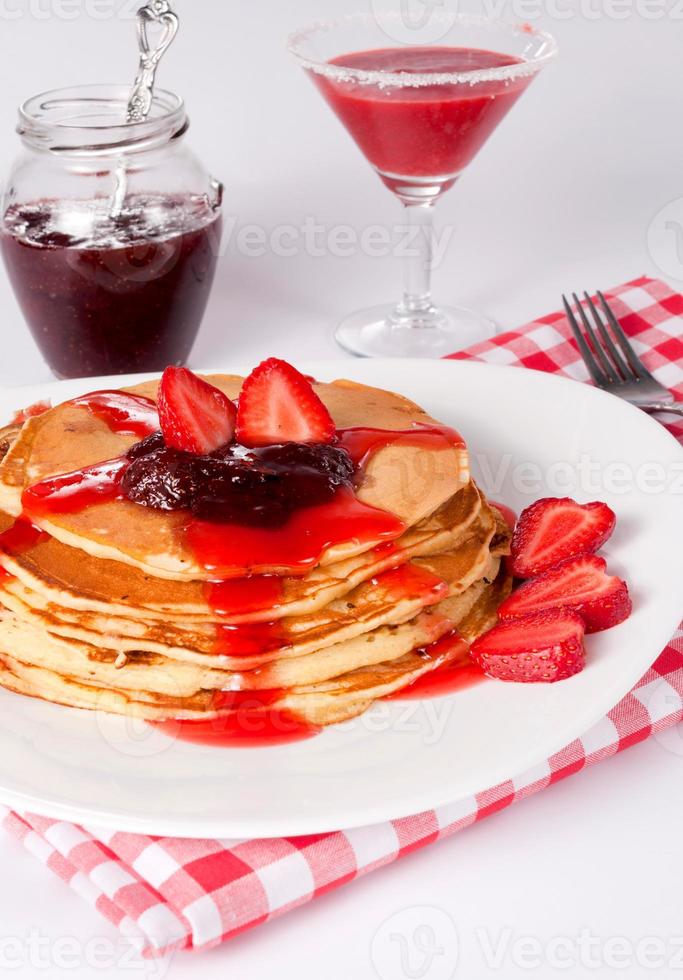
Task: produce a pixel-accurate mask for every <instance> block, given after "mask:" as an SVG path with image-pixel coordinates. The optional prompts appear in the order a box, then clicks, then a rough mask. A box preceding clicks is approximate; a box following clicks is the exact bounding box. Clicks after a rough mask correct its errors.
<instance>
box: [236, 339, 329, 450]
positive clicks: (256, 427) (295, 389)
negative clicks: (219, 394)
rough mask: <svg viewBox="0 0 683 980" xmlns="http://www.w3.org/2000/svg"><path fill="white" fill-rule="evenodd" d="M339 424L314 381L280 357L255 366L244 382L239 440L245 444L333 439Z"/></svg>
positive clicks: (239, 419)
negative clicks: (312, 384) (328, 409)
mask: <svg viewBox="0 0 683 980" xmlns="http://www.w3.org/2000/svg"><path fill="white" fill-rule="evenodd" d="M334 434H335V426H334V422H333V421H332V418H331V416H330V413H329V412H328V411H327V409H326V408H325V406H324V405H323V403H322V402H321V400H320V399H319V398H318V396H317V395H316V393H315V392H314V391H313V388H312V386H311V384H310V382H309V381H308V380H307V379H306V378H305V377H304V376H303V374H300V373H299V372H298V371H297V370H296V368H293V367H292V365H291V364H288V363H287V362H286V361H280V360H278V358H277V357H271V358H269V360H267V361H263V363H261V364H259V365H258V367H256V368H254V370H253V371H252V372H251V374H250V375H249V377H248V378H247V379H246V381H245V382H244V384H243V385H242V391H241V393H240V398H239V405H238V409H237V439H238V441H239V442H241V443H242V445H243V446H271V445H275V444H277V443H283V442H302V443H311V442H331V441H332V439H333V438H334Z"/></svg>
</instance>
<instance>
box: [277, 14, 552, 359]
mask: <svg viewBox="0 0 683 980" xmlns="http://www.w3.org/2000/svg"><path fill="white" fill-rule="evenodd" d="M441 18H443V20H442V22H441V28H442V29H441V30H439V31H438V34H439V39H438V43H436V44H428V45H415V44H399V43H397V42H396V41H395V40H394V41H392V38H395V37H397V36H398V30H399V29H400V26H401V18H400V15H399V14H390V13H387V14H376V15H375V14H363V13H360V14H352V15H349V16H346V17H343V18H340V19H339V20H335V21H329V22H326V23H318V24H314V25H312V26H311V27H309V28H307V29H303V30H300V31H297V32H296V33H294V34H292V35H291V36H290V38H289V49H290V51H291V52H292V53H293V54H294V56H295V57H296V58H297V60H298V61H299V63H300V64H301V66H302V67H303V68H304V69H305V70H306V72H307V73H308V74H309V76H310V78H311V80H312V81H313V82H314V83H315V85H316V87H317V88H318V90H319V91H320V93H321V94H322V95H323V97H324V98H325V99H326V101H327V103H328V104H329V105H330V107H331V108H332V110H333V111H334V112H335V114H336V115H337V116H338V118H339V119H340V120H341V122H342V123H343V124H344V125H345V126H346V128H347V130H348V131H349V133H350V135H351V136H352V137H353V139H354V140H355V141H356V143H357V145H358V146H359V148H360V149H361V150H362V152H363V153H364V154H365V156H366V158H367V160H368V161H369V162H370V164H371V165H372V166H373V167H374V169H375V170H376V172H377V173H378V175H379V176H380V178H381V179H382V181H383V182H384V184H385V185H386V186H387V187H388V188H389V190H390V191H392V192H393V193H394V194H395V195H396V197H397V198H398V199H399V201H400V202H401V203H402V204H403V206H404V209H405V217H406V232H407V233H406V238H405V241H406V244H407V247H406V249H405V252H406V258H405V260H404V261H405V268H404V284H403V296H402V298H401V300H400V301H399V302H398V303H397V304H394V305H390V304H386V305H384V306H376V307H372V308H370V309H365V310H361V311H359V312H357V313H353V314H351V315H350V316H347V317H346V318H345V319H344V320H342V322H341V323H340V324H339V326H338V328H337V331H336V338H337V341H338V342H339V344H340V345H341V346H342V347H343V348H344V349H345V350H347V351H349V352H350V353H352V354H358V355H360V356H364V357H438V356H440V355H443V354H446V353H452V352H453V351H454V350H457V349H458V348H459V347H463V346H466V345H468V344H470V343H473V342H476V341H478V340H481V339H483V338H484V337H485V336H488V335H490V334H491V333H493V332H494V330H495V326H494V324H493V323H492V322H491V321H490V320H488V319H487V318H486V317H484V316H482V315H481V314H479V313H475V312H474V311H472V310H468V309H464V308H460V307H440V306H435V305H434V303H433V302H432V297H431V269H432V244H433V234H434V233H433V225H432V222H433V214H434V205H435V203H436V201H438V199H439V198H440V197H441V195H442V194H444V193H445V192H446V191H447V190H448V189H449V188H451V187H452V186H453V184H454V183H455V182H456V181H457V180H458V178H459V177H460V176H461V174H462V173H463V171H464V170H465V168H466V167H467V165H468V164H469V163H470V161H471V160H472V159H473V157H474V156H475V155H476V154H477V152H478V151H479V150H480V149H481V147H482V145H483V144H484V143H485V142H486V140H487V138H488V137H489V136H490V135H491V133H492V132H493V130H494V129H495V128H496V126H497V125H498V123H499V122H500V121H501V120H502V119H503V117H504V116H505V115H506V114H507V113H508V111H509V110H510V109H511V108H512V106H513V105H514V103H515V102H516V101H517V99H518V98H519V97H520V95H521V94H522V93H523V92H524V91H525V89H526V88H527V86H528V85H529V84H530V82H531V81H532V79H533V78H534V77H535V76H536V75H537V74H538V72H539V71H540V69H541V68H542V67H543V65H545V64H546V63H547V62H548V61H549V60H550V59H551V58H552V57H553V56H554V55H555V53H556V45H555V42H554V40H553V38H552V37H550V35H548V34H545V33H543V32H541V31H536V30H534V29H533V28H531V27H529V25H528V24H527V25H512V24H509V23H506V22H504V21H501V20H494V19H487V18H482V17H471V16H466V15H450V14H440V15H438V17H437V15H436V14H433V16H432V20H431V22H430V27H431V28H433V27H434V21H435V19H436V24H437V26H439V22H440V19H441ZM408 33H410V32H408ZM413 33H414V32H413Z"/></svg>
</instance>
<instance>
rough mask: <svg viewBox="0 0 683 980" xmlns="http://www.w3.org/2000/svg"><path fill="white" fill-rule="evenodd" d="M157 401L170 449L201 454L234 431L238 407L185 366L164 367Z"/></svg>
mask: <svg viewBox="0 0 683 980" xmlns="http://www.w3.org/2000/svg"><path fill="white" fill-rule="evenodd" d="M157 402H158V408H159V422H160V423H161V431H162V433H163V436H164V442H165V443H166V445H167V446H170V447H171V448H172V449H180V450H182V451H183V452H186V453H197V454H199V455H203V454H205V453H210V452H213V450H214V449H220V448H221V446H225V445H227V443H229V442H230V441H231V439H232V438H233V436H234V434H235V417H236V415H237V409H236V408H235V406H234V405H233V403H232V402H231V401H230V399H229V398H228V396H227V395H224V394H223V392H222V391H219V389H218V388H214V386H213V385H210V384H209V383H208V382H206V381H202V379H201V378H198V377H197V375H196V374H193V373H192V371H188V369H187V368H183V367H168V368H166V370H165V371H164V373H163V376H162V378H161V382H160V384H159V394H158V398H157Z"/></svg>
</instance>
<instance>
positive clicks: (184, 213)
mask: <svg viewBox="0 0 683 980" xmlns="http://www.w3.org/2000/svg"><path fill="white" fill-rule="evenodd" d="M126 95H127V90H126V89H124V88H121V89H118V88H116V87H112V86H85V87H83V88H81V89H69V90H64V91H63V92H55V93H48V94H47V95H45V96H41V97H38V98H37V99H33V100H30V101H29V102H28V103H26V104H25V106H23V107H22V109H21V111H20V125H19V132H20V134H21V135H22V137H23V140H24V144H25V146H26V152H25V154H24V156H23V157H22V158H20V160H19V161H18V163H17V164H16V165H15V168H14V171H13V173H12V175H11V177H10V180H9V182H8V185H7V190H6V192H5V196H4V199H3V203H2V226H1V232H0V248H1V250H2V255H3V258H4V261H5V266H6V268H7V272H8V274H9V278H10V281H11V283H12V286H13V288H14V292H15V294H16V297H17V300H18V302H19V305H20V307H21V310H22V312H23V314H24V317H25V319H26V321H27V323H28V326H29V328H30V330H31V333H32V334H33V337H34V339H35V341H36V343H37V344H38V346H39V348H40V350H41V352H42V354H43V356H44V357H45V360H46V361H47V362H48V364H49V365H50V367H51V368H52V370H53V371H54V373H55V374H56V375H57V376H58V377H62V378H68V377H82V376H92V375H102V374H126V373H133V372H141V371H161V370H163V369H164V368H165V367H166V366H167V365H169V364H181V363H183V362H184V361H185V360H186V359H187V357H188V355H189V353H190V350H191V348H192V345H193V343H194V340H195V338H196V336H197V332H198V330H199V326H200V324H201V321H202V317H203V315H204V311H205V309H206V305H207V302H208V299H209V294H210V292H211V287H212V284H213V279H214V273H215V270H216V261H217V258H218V253H219V244H220V236H221V216H220V205H221V193H222V188H221V186H220V184H219V183H218V182H217V181H215V180H213V178H211V177H210V175H209V174H208V173H207V172H206V171H205V170H204V168H203V167H202V166H201V164H200V163H199V162H198V161H197V160H196V158H195V157H194V156H193V155H192V154H191V153H190V151H189V150H188V149H187V147H186V146H185V145H184V138H183V137H184V133H185V130H186V129H187V126H188V122H187V116H186V114H185V110H184V107H183V103H182V101H181V100H180V99H178V98H177V97H176V96H173V95H171V94H170V93H166V92H158V93H157V95H156V96H155V103H154V105H153V107H152V111H151V113H150V117H149V118H148V119H147V120H146V121H144V122H142V123H133V124H129V125H126V124H124V123H123V121H122V120H123V119H125V98H126ZM45 149H48V150H49V153H48V154H45V152H44V150H45ZM36 151H39V152H36Z"/></svg>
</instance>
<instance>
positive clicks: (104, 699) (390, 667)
mask: <svg viewBox="0 0 683 980" xmlns="http://www.w3.org/2000/svg"><path fill="white" fill-rule="evenodd" d="M509 588H510V579H509V576H508V574H507V572H505V570H503V571H502V572H501V573H500V575H499V577H498V579H497V580H496V582H495V583H493V584H489V586H488V587H487V588H486V589H484V590H483V591H482V592H481V594H480V595H478V597H477V598H476V600H475V602H474V603H473V605H472V607H471V609H470V610H469V612H468V613H467V614H466V615H465V616H464V617H463V618H462V619H461V620H460V623H459V632H460V633H461V635H462V636H464V637H465V638H466V639H468V640H470V641H471V640H473V639H474V638H475V637H476V636H477V635H479V634H480V633H481V632H483V631H484V630H486V629H488V628H490V626H491V625H493V623H494V622H495V619H496V610H497V608H498V605H499V604H500V602H501V601H502V599H503V598H504V597H505V596H506V595H507V593H508V592H509ZM446 601H447V602H450V601H451V600H446ZM7 636H8V632H7V631H6V630H5V629H4V628H3V630H2V632H1V633H0V684H2V685H3V686H4V687H7V688H8V689H10V690H13V691H16V692H17V693H20V694H26V695H29V696H31V697H38V698H43V699H44V700H48V701H53V702H56V703H59V704H64V705H67V706H71V707H77V708H87V709H91V710H98V711H104V712H108V713H114V714H124V715H131V716H135V717H139V718H144V719H146V720H149V721H161V720H168V719H207V718H211V717H219V716H221V717H222V716H223V715H224V714H226V712H221V711H217V710H216V709H215V703H216V702H215V694H216V692H215V690H212V689H202V690H200V691H198V692H197V693H195V694H193V695H191V696H186V697H182V696H178V695H177V694H175V693H173V694H157V695H155V694H153V693H150V692H148V691H135V692H133V691H127V690H125V689H123V688H121V687H118V688H116V687H102V686H98V685H97V684H96V683H84V682H83V681H82V680H80V679H78V678H75V677H71V676H62V675H61V674H58V673H56V672H54V671H52V670H50V669H46V668H44V667H41V666H36V665H35V664H33V663H23V662H22V661H21V660H20V659H18V658H17V657H16V656H15V655H14V654H13V653H12V652H10V651H8V650H7V649H6V647H7V646H8V645H9V644H8V643H7ZM456 660H462V661H463V663H465V662H466V658H465V657H464V655H463V649H462V646H461V645H459V644H453V645H452V646H448V645H446V646H445V649H444V650H443V652H441V653H440V654H438V655H435V656H431V657H430V656H425V655H424V654H423V652H422V651H421V650H420V649H417V650H415V649H413V650H411V651H410V652H408V653H405V654H403V655H401V656H398V657H396V658H395V659H393V660H389V661H382V662H379V663H374V664H368V665H366V666H362V667H358V668H356V669H353V670H350V671H347V672H346V673H343V674H340V675H338V676H336V677H333V678H330V679H327V680H324V681H318V682H314V683H308V684H300V685H298V686H293V687H291V688H289V689H287V690H285V691H283V692H282V693H281V694H279V695H278V696H277V697H276V698H275V699H274V700H273V701H272V703H270V704H269V710H278V711H282V712H291V714H292V715H294V716H295V717H296V718H297V719H300V720H301V721H304V722H308V723H310V724H313V725H327V724H333V723H336V722H339V721H342V720H346V719H348V718H352V717H354V716H356V715H358V714H361V713H362V712H363V711H365V710H366V708H368V707H369V706H370V704H372V702H373V701H375V700H377V699H379V698H382V697H386V696H387V695H389V694H391V693H395V692H396V691H399V690H401V689H402V688H404V687H406V686H407V685H409V684H411V683H414V682H415V681H416V680H417V679H418V678H419V677H421V676H423V675H424V674H427V673H429V672H431V671H433V670H437V669H439V668H440V667H443V666H444V665H446V664H448V663H451V662H454V661H456Z"/></svg>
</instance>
